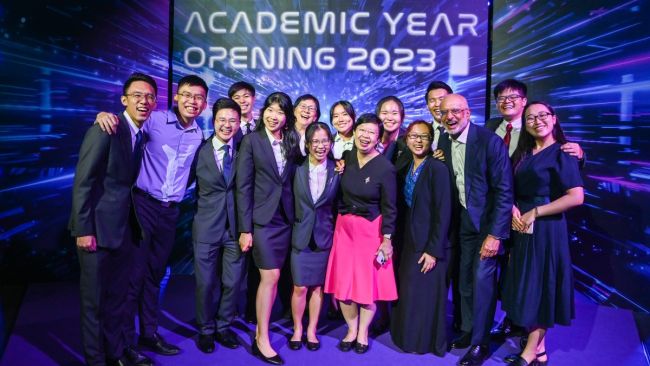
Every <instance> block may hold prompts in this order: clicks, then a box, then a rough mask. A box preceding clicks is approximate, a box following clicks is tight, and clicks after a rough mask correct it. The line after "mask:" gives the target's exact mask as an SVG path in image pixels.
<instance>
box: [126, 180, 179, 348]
mask: <svg viewBox="0 0 650 366" xmlns="http://www.w3.org/2000/svg"><path fill="white" fill-rule="evenodd" d="M133 201H134V204H135V212H136V215H137V217H138V221H139V222H140V226H141V228H142V241H141V242H140V245H139V247H137V248H136V250H135V251H134V253H133V267H132V270H131V281H130V285H129V291H128V296H127V301H126V308H127V315H128V316H129V320H130V321H129V322H128V324H127V328H126V335H127V340H128V342H129V344H132V343H133V342H135V334H136V331H135V321H134V319H135V315H136V313H138V314H139V333H140V336H141V337H152V336H153V335H154V333H155V332H156V331H157V329H158V317H159V314H160V304H159V300H158V299H159V293H160V281H161V280H162V278H163V276H164V275H165V266H166V265H167V259H169V254H170V253H171V250H172V247H173V246H174V240H175V235H176V222H177V220H178V216H179V209H178V207H176V206H170V207H164V206H163V205H161V204H160V203H159V202H157V201H155V200H154V199H153V198H151V197H148V196H146V194H145V193H142V192H139V191H136V194H134V195H133Z"/></svg>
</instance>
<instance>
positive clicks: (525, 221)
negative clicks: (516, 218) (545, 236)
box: [520, 208, 536, 232]
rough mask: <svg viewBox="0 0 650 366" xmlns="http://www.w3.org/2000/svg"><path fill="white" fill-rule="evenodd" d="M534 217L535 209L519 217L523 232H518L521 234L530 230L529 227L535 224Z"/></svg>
mask: <svg viewBox="0 0 650 366" xmlns="http://www.w3.org/2000/svg"><path fill="white" fill-rule="evenodd" d="M535 216H536V215H535V209H534V208H533V209H532V210H530V211H528V212H526V213H525V214H524V215H523V216H522V217H521V223H522V225H523V230H520V231H521V232H526V231H527V230H528V229H529V228H530V225H532V224H533V222H535Z"/></svg>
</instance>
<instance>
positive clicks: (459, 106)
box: [440, 94, 470, 136]
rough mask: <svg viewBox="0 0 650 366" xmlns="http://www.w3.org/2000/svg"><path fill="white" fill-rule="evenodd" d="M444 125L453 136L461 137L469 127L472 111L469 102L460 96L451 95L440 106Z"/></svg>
mask: <svg viewBox="0 0 650 366" xmlns="http://www.w3.org/2000/svg"><path fill="white" fill-rule="evenodd" d="M440 112H441V113H442V125H443V126H445V129H446V130H447V132H448V133H449V134H450V135H452V136H458V135H460V134H461V133H462V132H463V131H464V130H465V128H467V126H468V125H469V116H470V110H469V108H468V106H467V100H466V99H465V98H464V97H463V96H462V95H458V94H449V95H447V96H446V97H445V99H443V100H442V104H441V105H440Z"/></svg>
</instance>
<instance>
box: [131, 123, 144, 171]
mask: <svg viewBox="0 0 650 366" xmlns="http://www.w3.org/2000/svg"><path fill="white" fill-rule="evenodd" d="M141 159H142V131H138V133H136V134H135V144H133V162H134V163H136V164H137V165H138V166H139V165H140V160H141Z"/></svg>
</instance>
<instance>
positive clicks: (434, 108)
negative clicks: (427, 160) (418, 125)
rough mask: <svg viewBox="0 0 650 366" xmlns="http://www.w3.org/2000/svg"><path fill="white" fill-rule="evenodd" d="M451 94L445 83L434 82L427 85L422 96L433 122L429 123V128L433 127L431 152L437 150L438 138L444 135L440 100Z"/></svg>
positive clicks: (451, 91)
mask: <svg viewBox="0 0 650 366" xmlns="http://www.w3.org/2000/svg"><path fill="white" fill-rule="evenodd" d="M451 93H453V90H452V89H451V87H450V86H449V85H447V83H445V82H443V81H440V80H434V81H432V82H430V83H429V85H428V86H427V91H426V93H425V94H424V102H425V103H426V105H427V109H428V110H429V113H431V117H432V118H433V120H432V121H431V126H432V127H433V141H431V150H433V151H435V150H436V149H437V148H438V141H440V136H442V135H444V134H445V127H444V126H443V125H442V113H440V105H441V104H442V100H443V99H445V97H446V96H447V95H449V94H451Z"/></svg>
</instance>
